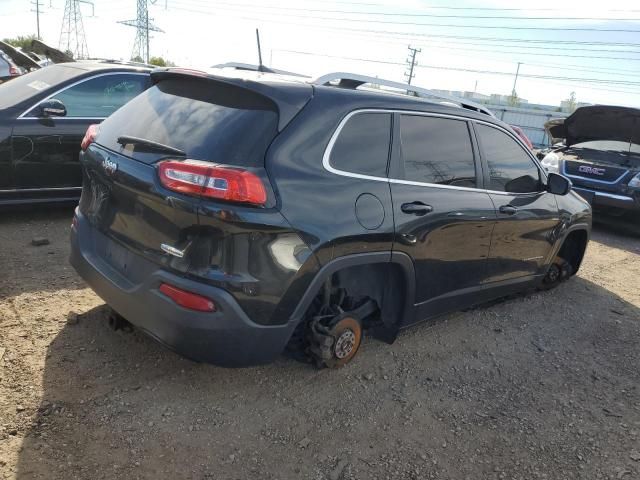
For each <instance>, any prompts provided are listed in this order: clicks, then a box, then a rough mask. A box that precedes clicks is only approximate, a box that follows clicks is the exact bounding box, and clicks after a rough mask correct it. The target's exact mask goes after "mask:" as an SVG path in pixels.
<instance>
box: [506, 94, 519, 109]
mask: <svg viewBox="0 0 640 480" xmlns="http://www.w3.org/2000/svg"><path fill="white" fill-rule="evenodd" d="M508 101H509V105H510V106H512V107H517V106H518V105H520V98H518V93H517V92H516V91H515V90H514V91H512V92H511V95H510V96H509V100H508Z"/></svg>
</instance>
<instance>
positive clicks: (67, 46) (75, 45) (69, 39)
mask: <svg viewBox="0 0 640 480" xmlns="http://www.w3.org/2000/svg"><path fill="white" fill-rule="evenodd" d="M81 3H87V4H89V5H91V6H93V4H92V3H91V2H88V1H86V0H66V2H65V4H64V17H62V30H61V31H60V43H59V47H60V49H61V50H62V51H64V52H71V54H72V55H73V58H88V57H89V49H88V48H87V39H86V37H85V36H84V25H83V23H82V11H81V10H80V4H81Z"/></svg>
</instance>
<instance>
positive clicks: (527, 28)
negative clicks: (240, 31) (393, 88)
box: [173, 4, 640, 36]
mask: <svg viewBox="0 0 640 480" xmlns="http://www.w3.org/2000/svg"><path fill="white" fill-rule="evenodd" d="M173 8H174V9H177V10H184V11H187V12H194V13H201V14H204V15H213V12H209V11H205V10H197V9H193V8H189V7H185V6H181V7H176V6H175V5H174V6H173ZM218 10H231V11H238V12H240V13H243V12H245V11H246V10H238V9H237V8H235V9H234V8H231V7H221V6H218V5H217V4H216V14H218ZM266 15H274V16H277V17H294V18H303V19H310V20H332V21H347V22H363V21H364V22H369V23H385V24H395V25H414V26H424V27H441V28H445V27H446V28H479V29H502V30H536V31H575V32H598V33H600V32H602V33H610V32H618V33H640V30H629V29H597V28H570V27H567V28H563V27H528V26H522V27H515V26H499V25H459V24H444V23H417V22H393V21H383V20H349V19H344V18H336V17H321V16H313V17H309V16H301V15H297V14H288V13H286V12H281V13H276V14H269V13H267V14H266ZM230 16H231V15H230ZM236 18H242V19H247V20H258V21H265V19H264V18H257V17H251V16H243V15H237V16H236ZM269 21H271V22H275V23H291V22H283V21H282V20H273V19H269ZM296 24H298V23H297V22H296ZM305 26H308V24H307V25H305ZM325 28H334V29H338V30H348V29H349V28H348V27H325ZM351 30H354V29H351ZM374 32H375V30H374ZM377 32H378V33H386V32H385V31H384V30H379V31H377ZM393 33H395V34H404V35H426V34H420V33H412V32H393ZM429 36H430V35H429Z"/></svg>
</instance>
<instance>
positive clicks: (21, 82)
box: [0, 65, 86, 110]
mask: <svg viewBox="0 0 640 480" xmlns="http://www.w3.org/2000/svg"><path fill="white" fill-rule="evenodd" d="M82 73H86V70H82V69H78V68H74V67H70V66H65V65H50V66H48V67H45V68H41V69H39V70H34V71H33V72H29V73H27V74H25V75H21V76H19V77H16V78H14V79H13V80H10V81H8V82H5V83H3V84H1V85H0V110H1V109H4V108H9V107H13V106H14V105H17V104H19V103H21V102H23V101H25V100H27V99H28V98H31V97H32V96H34V95H37V94H39V93H41V92H44V91H45V90H50V89H51V88H52V87H55V86H56V85H58V84H59V83H61V82H64V81H65V80H69V79H70V78H73V77H76V76H78V75H80V74H82Z"/></svg>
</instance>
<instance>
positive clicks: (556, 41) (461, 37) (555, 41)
mask: <svg viewBox="0 0 640 480" xmlns="http://www.w3.org/2000/svg"><path fill="white" fill-rule="evenodd" d="M176 3H177V4H178V5H180V2H172V4H173V8H175V9H177V10H183V11H190V12H195V13H202V14H205V15H214V13H213V12H210V11H202V10H193V9H192V8H188V7H190V6H192V5H185V6H183V7H176V6H175V4H176ZM344 3H349V2H344ZM425 8H436V7H425ZM442 8H444V7H442ZM102 10H103V11H104V10H105V8H104V7H103V8H102ZM106 10H109V11H123V10H124V9H123V8H117V9H115V10H112V9H109V8H107V9H106ZM218 10H231V11H234V12H235V11H240V12H245V11H247V10H239V9H238V8H235V9H229V8H225V7H217V8H216V15H220V13H219V12H218ZM639 11H640V10H639ZM250 13H253V10H251V11H250ZM265 14H266V15H277V14H270V13H265ZM227 16H229V17H233V18H241V19H244V18H246V19H248V20H259V21H263V20H265V19H263V18H257V17H250V18H247V17H244V16H241V15H227ZM299 18H308V17H305V16H299ZM269 21H272V22H274V23H282V24H287V25H299V24H298V23H294V22H285V21H282V20H269ZM305 26H312V27H313V28H317V29H321V30H340V31H344V30H347V29H348V28H345V27H323V26H318V25H308V24H305ZM348 30H350V31H361V32H370V33H374V34H376V35H379V34H385V35H402V36H404V38H405V40H404V41H406V40H407V39H410V37H429V38H443V39H459V40H477V41H484V42H506V43H524V44H527V45H529V44H552V45H556V46H558V45H585V46H611V47H617V46H619V47H638V46H639V44H638V43H634V42H609V41H580V40H561V39H553V40H545V39H534V38H505V37H484V36H470V35H445V34H431V33H429V34H424V33H420V32H392V31H385V30H373V29H348ZM396 38H398V37H396Z"/></svg>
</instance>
